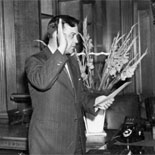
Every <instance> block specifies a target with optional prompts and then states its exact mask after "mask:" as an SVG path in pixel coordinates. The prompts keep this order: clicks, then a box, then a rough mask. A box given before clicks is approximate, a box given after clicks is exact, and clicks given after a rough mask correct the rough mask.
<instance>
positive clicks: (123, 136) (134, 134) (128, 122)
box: [116, 117, 144, 143]
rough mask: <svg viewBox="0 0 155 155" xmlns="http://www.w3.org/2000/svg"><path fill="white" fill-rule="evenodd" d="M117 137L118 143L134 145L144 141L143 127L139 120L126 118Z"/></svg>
mask: <svg viewBox="0 0 155 155" xmlns="http://www.w3.org/2000/svg"><path fill="white" fill-rule="evenodd" d="M116 137H117V141H119V142H123V143H133V142H138V141H141V140H144V128H143V125H142V124H141V122H140V120H139V119H136V118H134V117H126V118H125V120H124V123H123V125H122V127H121V130H120V131H119V132H118V134H117V135H116Z"/></svg>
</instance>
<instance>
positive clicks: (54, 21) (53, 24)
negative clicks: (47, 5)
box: [44, 15, 79, 43]
mask: <svg viewBox="0 0 155 155" xmlns="http://www.w3.org/2000/svg"><path fill="white" fill-rule="evenodd" d="M60 18H61V19H62V26H64V24H65V23H66V24H68V25H69V26H71V27H75V26H76V25H78V24H79V20H77V19H76V18H74V17H71V16H69V15H57V16H53V17H52V18H51V20H50V21H49V23H48V26H47V34H46V37H45V38H44V42H45V43H48V41H49V38H51V36H52V34H53V32H54V31H55V30H57V29H58V23H59V19H60Z"/></svg>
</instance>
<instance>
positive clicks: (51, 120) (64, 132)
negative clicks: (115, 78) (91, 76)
mask: <svg viewBox="0 0 155 155" xmlns="http://www.w3.org/2000/svg"><path fill="white" fill-rule="evenodd" d="M47 31H48V32H47V33H48V37H49V42H48V45H47V47H45V48H44V49H43V50H42V51H41V52H40V53H38V54H35V55H33V56H31V57H30V58H29V59H28V60H27V61H26V73H27V77H28V80H29V90H30V95H31V100H32V106H33V115H32V118H31V123H30V128H29V151H30V155H32V154H36V155H47V154H48V155H50V154H51V155H52V154H55V155H56V154H66V155H69V154H85V144H86V138H85V126H84V121H83V114H84V111H86V112H89V113H91V114H94V115H95V114H97V111H96V109H95V108H94V106H95V104H97V103H99V102H100V101H102V100H103V98H105V96H100V97H97V98H95V97H94V96H91V95H90V94H89V93H87V92H85V91H84V89H83V85H82V81H81V77H80V70H79V66H78V62H77V60H76V57H75V56H74V55H73V52H74V48H75V46H76V44H77V43H78V40H77V35H78V20H76V19H75V18H73V17H71V16H68V15H59V16H55V17H53V18H52V19H51V21H50V22H49V24H48V29H47ZM112 102H113V99H112V100H109V101H107V102H105V103H103V104H101V107H100V108H101V109H106V108H108V107H109V106H110V105H111V104H112Z"/></svg>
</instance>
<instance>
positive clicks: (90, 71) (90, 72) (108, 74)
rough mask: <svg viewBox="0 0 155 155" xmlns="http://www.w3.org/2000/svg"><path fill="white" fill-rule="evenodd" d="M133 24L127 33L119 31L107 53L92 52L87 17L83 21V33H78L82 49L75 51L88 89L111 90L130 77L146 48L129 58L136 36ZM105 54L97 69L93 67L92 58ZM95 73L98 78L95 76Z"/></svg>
mask: <svg viewBox="0 0 155 155" xmlns="http://www.w3.org/2000/svg"><path fill="white" fill-rule="evenodd" d="M135 26H136V24H135V25H133V26H132V27H131V29H130V31H129V33H128V34H126V35H125V34H123V35H121V36H120V33H118V34H117V36H116V37H115V38H114V39H113V42H112V45H111V47H110V50H109V52H108V53H105V52H99V53H94V52H92V51H93V44H92V39H91V37H90V35H89V34H88V32H87V18H85V19H84V21H83V34H81V33H79V35H80V36H81V38H82V41H83V50H82V52H80V53H77V52H76V55H77V59H78V62H79V67H80V71H81V77H82V79H83V82H84V85H85V86H86V87H87V88H88V89H93V90H94V89H95V90H98V91H101V90H112V89H113V87H114V86H115V85H116V84H117V83H118V82H120V81H125V80H126V79H131V78H132V76H133V75H134V72H135V70H136V68H137V66H138V64H139V63H140V62H141V60H142V59H143V58H144V56H145V55H146V54H147V50H146V51H145V52H144V53H143V54H142V55H141V56H140V55H139V54H137V55H136V56H134V57H133V58H131V55H133V53H132V51H133V50H132V47H133V45H134V44H135V42H136V40H137V37H135V38H133V36H132V32H133V29H134V27H135ZM101 55H105V56H106V59H105V61H104V62H103V63H102V64H100V67H99V68H98V69H95V66H94V58H95V57H96V56H101ZM96 74H97V75H98V78H96Z"/></svg>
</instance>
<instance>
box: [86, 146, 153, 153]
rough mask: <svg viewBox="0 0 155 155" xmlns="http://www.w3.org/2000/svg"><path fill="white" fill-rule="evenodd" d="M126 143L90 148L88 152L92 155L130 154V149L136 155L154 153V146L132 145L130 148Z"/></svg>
mask: <svg viewBox="0 0 155 155" xmlns="http://www.w3.org/2000/svg"><path fill="white" fill-rule="evenodd" d="M126 148H127V146H126V145H111V146H109V147H108V148H107V149H106V150H90V151H88V152H87V154H88V155H89V154H92V155H128V153H129V151H131V152H132V154H134V155H154V154H155V152H154V148H153V147H151V146H133V145H131V146H130V150H127V149H126Z"/></svg>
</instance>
